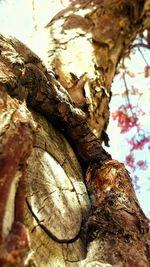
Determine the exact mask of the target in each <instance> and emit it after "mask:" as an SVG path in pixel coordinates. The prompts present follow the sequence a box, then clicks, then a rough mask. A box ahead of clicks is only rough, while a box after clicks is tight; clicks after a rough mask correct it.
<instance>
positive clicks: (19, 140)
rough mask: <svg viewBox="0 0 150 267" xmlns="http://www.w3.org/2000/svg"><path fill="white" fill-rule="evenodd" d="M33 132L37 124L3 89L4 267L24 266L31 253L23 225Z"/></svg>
mask: <svg viewBox="0 0 150 267" xmlns="http://www.w3.org/2000/svg"><path fill="white" fill-rule="evenodd" d="M33 129H34V124H33V121H32V118H31V116H30V114H29V112H28V111H27V109H26V108H25V105H23V104H22V105H20V104H19V103H18V101H17V100H13V99H11V98H10V97H9V96H8V95H7V93H6V92H4V91H3V90H0V265H1V266H18V267H21V266H23V262H24V257H25V255H26V254H27V251H28V239H27V234H26V229H25V226H24V224H23V223H24V202H25V193H26V192H25V185H24V179H25V176H26V174H25V162H26V158H27V157H28V156H29V155H30V153H31V148H32V135H33ZM20 187H21V188H20ZM20 190H21V192H20Z"/></svg>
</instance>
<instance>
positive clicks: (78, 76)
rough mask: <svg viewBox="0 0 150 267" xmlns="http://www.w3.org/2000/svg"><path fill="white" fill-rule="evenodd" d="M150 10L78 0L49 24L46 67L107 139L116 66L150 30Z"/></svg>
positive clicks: (134, 3)
mask: <svg viewBox="0 0 150 267" xmlns="http://www.w3.org/2000/svg"><path fill="white" fill-rule="evenodd" d="M144 4H145V5H144ZM148 10H149V1H141V0H140V1H139V0H136V1H134V0H133V1H126V0H118V1H112V0H107V1H106V0H105V1H102V0H99V1H98V0H94V1H87V0H76V1H73V3H72V4H70V5H69V6H68V7H67V8H66V9H64V10H62V11H61V12H60V13H58V14H57V15H56V16H55V17H54V18H53V19H52V21H51V22H50V23H49V24H48V25H47V30H48V31H49V46H48V49H47V59H48V60H47V66H48V68H50V69H53V71H54V72H55V74H56V75H57V78H58V80H59V81H60V83H61V84H62V85H63V86H64V88H65V89H66V90H67V91H68V92H69V94H70V95H71V97H72V99H73V100H74V102H75V103H76V105H77V106H78V107H80V108H81V109H82V110H83V111H85V113H86V116H87V121H88V124H89V126H90V128H91V129H92V131H93V132H94V133H95V134H96V135H97V136H98V137H100V139H102V140H103V139H105V130H106V128H107V124H108V119H109V101H110V98H111V90H110V89H111V84H112V80H113V77H114V75H115V71H116V67H117V64H118V62H119V61H120V58H123V57H125V56H127V55H128V54H129V52H130V47H131V43H132V41H133V40H134V39H135V37H136V35H137V33H139V32H141V31H143V29H144V28H145V27H146V26H147V25H148V21H149V19H148V18H149V15H148V14H149V13H148ZM146 21H147V22H146Z"/></svg>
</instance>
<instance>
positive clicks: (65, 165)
mask: <svg viewBox="0 0 150 267" xmlns="http://www.w3.org/2000/svg"><path fill="white" fill-rule="evenodd" d="M143 2H144V1H130V2H127V3H125V1H105V2H103V3H102V5H101V9H102V10H103V12H100V11H101V10H99V8H100V4H99V1H97V2H96V1H95V2H93V3H94V4H93V6H92V7H91V8H92V9H93V12H90V16H88V17H89V18H90V19H89V21H90V20H91V16H93V20H94V21H99V20H100V21H101V23H102V22H103V21H105V20H106V21H108V22H110V20H109V19H110V17H111V26H112V29H113V30H112V32H113V35H111V34H110V33H111V31H110V24H109V23H108V24H107V25H108V28H107V27H106V29H105V30H104V28H105V27H102V29H101V27H100V28H99V22H97V31H98V32H97V31H95V35H94V32H92V35H93V38H94V42H93V41H92V43H91V44H92V46H93V45H94V47H98V46H99V47H100V51H101V49H103V48H104V49H103V53H104V54H105V53H106V50H107V53H106V62H105V57H104V59H103V64H102V63H97V57H96V54H95V52H93V51H95V50H93V48H92V54H90V55H89V57H90V56H91V57H92V58H93V60H96V61H92V60H91V62H92V63H91V64H92V67H91V70H92V75H93V73H94V75H95V76H94V78H91V76H90V75H89V73H91V72H90V71H89V67H87V70H88V75H89V77H88V76H87V77H88V80H86V79H87V78H86V77H84V76H83V80H82V77H81V76H82V75H79V78H78V76H77V83H76V88H75V89H76V90H79V95H81V90H80V89H82V90H85V91H86V90H87V92H88V94H90V95H92V91H91V88H92V90H94V94H93V96H92V98H91V99H93V100H92V101H93V102H92V103H95V101H96V100H95V90H96V86H97V87H98V90H100V95H98V96H96V97H97V98H98V102H99V98H100V102H99V104H98V105H99V108H100V109H101V108H102V110H101V111H100V114H101V115H102V114H103V115H102V116H100V118H99V122H100V121H101V122H100V124H101V129H100V128H99V126H96V124H92V120H93V122H94V119H93V118H94V117H93V118H92V120H91V122H90V120H89V119H88V123H87V116H89V115H88V114H90V112H91V114H92V113H93V116H94V109H93V110H92V109H91V110H92V111H91V110H90V109H89V107H88V111H87V114H86V115H85V113H84V110H86V109H85V105H86V104H87V100H86V98H85V97H84V99H83V97H82V98H81V100H84V101H83V103H79V101H78V99H75V96H74V93H73V94H72V93H71V90H72V91H73V87H72V89H71V90H70V87H69V89H68V87H67V85H68V86H69V82H70V80H65V79H64V77H65V75H68V74H67V72H66V74H65V75H64V74H63V72H61V73H59V70H60V68H59V64H58V65H57V67H56V66H54V63H55V60H54V61H53V60H52V63H51V64H52V67H53V68H54V69H55V71H56V74H57V76H58V78H59V80H60V82H61V83H62V85H61V84H60V83H59V82H58V81H57V80H56V78H55V77H54V76H53V74H52V73H51V72H50V71H47V69H46V68H45V66H44V65H43V63H42V62H41V60H40V59H39V58H38V57H37V56H36V55H35V54H34V53H33V52H32V51H30V50H29V49H28V48H27V47H25V46H24V45H23V44H22V43H20V42H19V41H17V40H15V39H13V38H10V39H8V38H5V37H3V36H0V45H1V55H0V71H1V74H0V88H1V102H0V104H1V106H0V109H1V114H0V115H1V123H0V125H1V126H2V127H1V129H2V130H1V135H0V136H1V140H2V141H1V154H0V156H1V164H0V173H1V176H0V179H1V180H0V181H1V183H0V192H2V194H1V196H0V203H2V204H1V206H0V219H1V224H0V264H1V266H5V267H6V266H8V267H10V266H18V267H19V266H20V267H21V266H39V267H45V266H47V267H48V266H81V267H82V266H85V267H92V266H104V267H106V266H118V267H119V266H125V267H126V266H127V267H130V266H131V267H132V266H137V267H147V266H149V265H150V236H149V225H148V224H149V221H148V220H147V218H146V217H145V215H144V214H143V212H142V210H141V208H140V206H139V203H138V201H137V198H136V196H135V192H134V189H133V186H132V183H131V179H130V176H129V174H128V172H127V171H126V170H125V167H124V165H123V164H121V163H119V162H117V161H115V160H113V159H112V158H111V156H110V155H109V154H108V153H107V152H106V151H105V150H104V149H103V148H102V146H101V142H102V136H101V134H102V130H103V129H105V127H104V125H105V124H106V118H104V114H105V110H107V108H108V102H109V94H110V83H111V81H112V77H113V75H114V73H115V68H116V65H117V63H118V61H119V58H120V57H121V56H122V55H123V54H122V53H123V47H125V48H126V49H127V48H128V47H129V45H130V43H131V41H132V40H133V38H134V37H135V33H137V32H138V29H137V28H138V25H139V23H140V22H141V20H142V18H143V17H144V14H145V13H144V12H143V10H144V9H143ZM80 4H82V6H80V8H81V10H82V9H83V10H84V11H85V9H87V7H88V6H87V5H91V1H86V2H85V1H80ZM108 4H109V5H108ZM110 4H111V5H110ZM119 4H123V7H122V9H120V6H119ZM94 5H95V6H96V9H95V8H94ZM130 5H131V6H130ZM117 7H118V8H119V9H117ZM129 7H130V8H129ZM131 7H132V8H131ZM69 8H70V7H69ZM73 8H75V4H73ZM83 10H82V11H83ZM96 10H97V12H96ZM107 10H108V11H107ZM127 10H129V11H130V12H129V14H130V17H128V16H129V14H128V12H127ZM68 11H70V9H68ZM68 11H67V12H68ZM106 11H107V12H106ZM116 11H118V12H117V14H119V15H118V17H116V15H115V14H116ZM125 11H126V12H125ZM135 11H137V12H135ZM65 12H66V11H65ZM98 12H100V13H99V14H100V15H99V16H98ZM111 12H112V13H111ZM92 14H93V15H92ZM61 16H62V15H61ZM66 16H68V15H66ZM72 16H73V15H72ZM72 16H71V17H72ZM97 16H98V17H97ZM145 16H146V15H145ZM75 17H76V14H75ZM66 18H67V19H66ZM68 18H69V19H68ZM77 18H78V16H77ZM117 18H118V20H117ZM125 18H126V19H125ZM63 19H64V18H63V16H62V20H63ZM65 19H66V20H65V21H68V22H69V23H68V22H67V23H68V25H70V17H65ZM86 19H87V18H86ZM95 19H97V20H95ZM113 19H114V20H113ZM77 20H78V19H77ZM120 20H121V21H122V20H123V22H122V24H123V23H125V25H124V24H123V26H122V28H123V33H120V27H121V26H118V25H120V24H119V21H120ZM128 20H129V21H128ZM57 21H59V16H58V18H55V19H54V20H53V22H52V24H51V25H52V26H51V27H52V29H54V28H53V27H54V25H55V23H56V22H57ZM73 21H74V20H73ZM82 21H84V27H85V26H86V25H85V24H86V23H85V18H83V20H82V18H81V17H80V23H81V24H82ZM89 21H88V22H89ZM117 21H118V24H117V27H116V35H117V34H119V35H117V36H118V38H117V37H116V35H115V34H114V33H115V27H114V23H116V22H117ZM75 22H76V20H75V21H74V23H75ZM135 22H136V23H135ZM122 24H121V25H122ZM87 25H88V23H87ZM90 25H92V23H91V24H90ZM94 25H96V23H95V24H94ZM102 25H103V24H102ZM63 27H64V24H63ZM66 27H68V26H66ZM76 27H77V26H75V27H74V28H76ZM84 27H82V28H83V30H84ZM118 28H119V29H118ZM129 28H130V31H131V36H130V38H129V36H128V35H129ZM89 29H90V30H91V29H94V28H92V27H91V26H90V28H88V31H87V30H86V35H85V34H83V37H84V38H85V36H86V38H85V40H86V41H87V32H88V33H89V32H90V30H89ZM93 31H94V30H93ZM99 31H102V32H99ZM117 31H118V33H117ZM132 31H133V32H132ZM67 32H68V33H69V30H67ZM96 32H97V35H96ZM64 33H65V34H66V32H65V28H64V31H62V35H63V34H64ZM99 34H101V36H103V40H102V41H100V40H97V39H96V36H97V38H98V36H99ZM109 34H110V38H108V36H109ZM75 35H76V34H75ZM80 35H81V36H80ZM78 36H80V37H82V34H78ZM54 37H55V36H54ZM66 37H67V34H66ZM125 37H126V39H127V41H126V45H124V46H123V42H124V41H125ZM127 37H128V38H127ZM67 38H68V37H67ZM111 38H112V39H111ZM113 38H117V39H113ZM55 39H56V38H55ZM71 39H72V38H71ZM71 39H70V40H71ZM74 39H76V38H73V40H74ZM108 39H110V40H108ZM61 40H62V39H61ZM118 40H119V41H118ZM78 41H79V40H78ZM117 41H118V42H119V46H118V49H119V50H118V49H117V48H116V43H117ZM66 42H67V43H68V45H70V44H69V43H70V41H69V42H68V39H67V41H66ZM97 42H98V43H97ZM112 42H113V44H112ZM67 43H66V44H67ZM105 43H106V47H107V49H106V47H105ZM111 44H112V45H111ZM54 45H56V44H55V43H54ZM59 45H60V51H61V49H62V47H61V43H60V44H59ZM70 47H71V45H70ZM55 48H56V47H55ZM69 49H70V48H69ZM66 50H67V46H66ZM60 51H59V52H60ZM69 51H70V50H69ZM56 55H57V53H56ZM56 55H55V54H54V57H55V56H56ZM72 55H74V53H73V52H72ZM98 55H99V56H100V62H101V61H102V53H101V52H100V53H98ZM110 55H111V56H110ZM59 56H60V54H59ZM109 57H110V58H109ZM56 58H57V57H56ZM94 58H95V59H94ZM53 59H54V58H53ZM58 59H59V62H60V59H62V65H64V63H63V58H62V57H60V58H59V57H58ZM67 59H68V58H67V57H66V60H67ZM108 59H111V60H110V61H111V62H107V60H108ZM64 60H65V56H64ZM108 61H109V60H108ZM83 62H84V60H83ZM93 62H94V63H93ZM104 63H105V64H106V66H105V64H104ZM65 64H66V66H67V67H68V70H69V71H68V73H72V74H71V76H69V77H71V81H72V79H73V77H74V76H73V75H76V74H74V71H72V69H71V65H70V64H69V63H67V61H66V63H65ZM96 64H98V70H97V69H96V68H97V67H96ZM109 64H110V65H109ZM103 65H104V66H103ZM69 68H70V69H69ZM61 71H62V70H61ZM96 71H97V72H96ZM86 72H87V71H86ZM80 74H81V72H80ZM69 75H70V74H69ZM97 75H99V76H97ZM100 76H101V77H102V78H105V80H103V82H104V84H103V83H102V81H101V78H100ZM92 77H93V76H92ZM74 78H75V77H74ZM84 78H85V80H84ZM63 79H64V80H65V82H64V80H63ZM69 79H70V78H69ZM86 81H88V82H87V84H88V86H89V88H88V89H87V84H86ZM77 84H78V86H77ZM80 84H82V86H81V87H82V88H81V87H80V86H79V85H80ZM85 84H86V85H85ZM63 85H64V86H65V87H66V88H67V90H68V92H69V93H70V94H71V97H73V99H74V101H75V102H76V105H75V104H74V102H73V101H72V99H71V97H70V96H69V94H68V93H67V92H66V90H65V89H64V88H63ZM95 85H96V86H95ZM73 92H74V91H73ZM76 93H78V92H77V91H76ZM8 94H9V95H10V96H11V97H12V98H11V97H10V96H9V95H8ZM85 96H87V94H85ZM90 97H91V96H90ZM13 98H17V99H18V100H17V99H15V100H14V99H13ZM79 98H80V97H79ZM103 98H104V100H103ZM25 102H26V103H27V105H28V108H30V112H31V113H32V116H31V113H30V112H29V111H28V109H27V108H26V107H25V104H24V103H25ZM31 107H32V108H34V110H31ZM79 107H81V108H82V110H81V109H79ZM97 108H98V107H96V109H95V112H96V110H97ZM38 112H39V113H38ZM97 114H98V115H97V118H98V117H99V113H97ZM6 115H7V117H6ZM90 116H92V115H90ZM101 117H102V118H101ZM106 117H107V116H106ZM49 121H51V122H52V124H53V126H52V125H51V124H50V122H49ZM94 123H95V122H94ZM9 125H10V126H9ZM54 125H55V127H56V128H57V129H56V128H54ZM89 125H90V127H89ZM92 125H94V127H93V126H92ZM97 127H98V128H97ZM58 128H59V131H58ZM93 132H96V133H97V135H99V136H101V138H97V137H96V136H95V135H94V133H93ZM65 137H66V138H67V139H68V140H69V143H70V144H71V145H72V147H73V148H74V151H75V153H74V152H73V150H72V148H71V146H70V144H69V143H68V141H67V140H66V139H65ZM16 140H17V141H16ZM31 147H32V149H31ZM5 151H6V152H5ZM10 151H11V152H12V151H13V153H12V154H11V153H10ZM77 157H78V159H77ZM78 160H79V161H80V164H81V166H80V164H79V162H78ZM4 163H5V164H4ZM11 166H12V167H11ZM81 167H82V168H81ZM6 179H7V180H6ZM25 184H26V193H25ZM17 185H18V186H17ZM4 186H5V187H6V190H3V188H4ZM12 187H14V188H15V190H13V194H12V195H13V198H11V199H12V206H11V207H10V212H9V215H7V217H6V216H5V215H6V209H7V203H8V202H9V197H10V195H11V194H10V193H11V188H12ZM24 198H25V201H24ZM23 203H24V204H25V205H24V206H25V217H24V219H23V213H24V212H23V210H24V209H23ZM6 218H9V222H8V225H7V224H6V227H3V224H2V222H3V221H6ZM24 224H25V226H26V228H27V229H28V238H27V234H26V231H25V228H24ZM5 229H7V231H5ZM27 254H28V256H26V255H27Z"/></svg>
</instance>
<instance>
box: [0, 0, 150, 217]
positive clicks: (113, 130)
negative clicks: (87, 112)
mask: <svg viewBox="0 0 150 267" xmlns="http://www.w3.org/2000/svg"><path fill="white" fill-rule="evenodd" d="M67 1H68V0H51V1H50V0H44V1H42V0H35V4H36V6H35V12H34V13H33V10H32V2H33V1H31V0H5V1H2V2H1V3H0V32H1V33H5V34H9V35H13V36H15V37H17V38H18V39H20V40H21V41H23V42H24V43H25V44H27V45H28V46H29V47H30V48H31V49H33V50H34V51H35V52H36V53H38V54H39V56H41V57H43V54H42V50H44V49H42V47H44V45H45V44H46V43H47V42H46V41H45V42H44V38H47V35H46V33H43V31H42V27H43V26H45V25H46V24H47V23H48V22H49V21H50V19H51V18H52V17H53V16H54V15H55V14H57V13H58V12H59V11H60V10H61V9H62V3H64V4H65V2H67ZM50 2H51V3H50ZM35 17H36V23H37V28H38V31H39V32H40V35H39V34H38V35H37V33H36V32H35V31H34V27H35V21H34V18H35ZM39 36H40V37H39ZM41 40H42V42H41ZM146 53H147V52H146ZM146 58H147V60H148V59H149V62H150V52H149V54H148V53H147V55H146ZM127 61H128V66H129V68H130V70H131V71H133V72H134V73H137V74H139V73H140V74H139V75H137V77H136V78H131V79H128V85H129V86H130V85H133V84H134V86H135V87H137V88H139V89H141V90H143V91H144V92H145V93H144V95H143V96H142V98H141V99H140V105H141V108H142V109H143V110H144V111H145V112H146V114H147V115H145V116H144V117H143V119H142V122H141V123H142V124H143V126H144V128H145V129H146V131H149V132H150V128H149V123H148V118H149V112H150V111H149V106H150V105H149V101H150V79H149V78H147V79H145V78H143V75H142V74H141V73H142V72H143V70H144V66H145V62H144V61H143V59H142V58H141V55H140V54H139V53H136V54H135V55H134V56H132V61H129V60H127ZM122 87H123V84H122V81H121V80H120V79H119V78H118V77H116V79H115V80H114V83H113V86H112V88H113V92H115V93H116V92H117V93H118V92H120V88H122ZM122 101H123V100H122V98H121V97H120V96H115V97H114V98H112V101H111V105H110V107H111V111H116V107H117V105H118V106H119V105H121V104H122ZM132 101H133V103H135V102H136V101H137V99H136V97H134V96H133V97H132ZM108 135H109V136H110V137H111V140H110V149H109V152H110V153H111V154H112V156H113V157H114V158H115V159H118V160H119V161H121V162H123V161H124V158H125V155H127V154H128V153H129V147H128V145H127V142H126V139H127V137H128V136H127V135H123V134H120V129H119V128H117V124H116V122H114V121H112V120H110V124H109V127H108ZM137 156H138V157H139V158H140V159H143V160H145V159H149V153H148V150H146V149H145V150H142V151H139V152H138V154H137ZM135 174H136V175H137V176H138V177H140V179H139V181H138V185H139V186H140V187H141V188H140V191H137V195H138V198H139V201H140V203H141V206H142V208H143V210H144V211H145V213H146V215H147V216H149V217H150V193H149V191H150V186H149V181H150V176H149V174H148V171H140V170H137V171H136V173H135Z"/></svg>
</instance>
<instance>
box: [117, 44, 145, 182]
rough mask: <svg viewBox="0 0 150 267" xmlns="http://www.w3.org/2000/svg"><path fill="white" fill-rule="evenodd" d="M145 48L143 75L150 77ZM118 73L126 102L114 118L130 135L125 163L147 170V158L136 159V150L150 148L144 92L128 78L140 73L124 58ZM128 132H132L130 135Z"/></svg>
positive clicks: (133, 169)
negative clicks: (134, 99)
mask: <svg viewBox="0 0 150 267" xmlns="http://www.w3.org/2000/svg"><path fill="white" fill-rule="evenodd" d="M141 43H142V41H141ZM139 49H140V48H139V47H138V50H139ZM143 50H144V49H143V48H142V49H140V50H139V52H140V54H141V56H142V58H143V60H144V62H145V64H146V66H145V67H144V70H143V73H142V75H143V76H144V77H149V72H150V66H149V65H148V63H147V61H146V60H145V57H144V52H143ZM132 53H134V54H135V50H134V51H132ZM116 74H117V75H119V77H120V80H122V81H123V84H124V89H123V93H122V94H121V95H122V97H124V98H125V102H124V104H121V105H120V106H119V107H118V108H117V110H115V111H114V112H112V118H113V120H116V121H117V125H118V127H120V132H121V134H125V135H127V136H128V138H127V144H128V145H129V154H128V155H126V156H125V164H126V165H127V166H128V167H129V168H130V169H131V170H132V171H133V172H134V171H135V170H137V169H138V168H139V169H141V170H146V169H147V168H148V163H147V160H146V159H145V160H143V159H138V160H136V159H135V154H136V151H139V150H143V149H146V148H148V149H150V134H149V133H148V132H146V131H145V129H144V128H143V125H142V123H141V121H142V117H144V116H146V113H145V111H144V110H143V109H142V108H141V107H140V101H139V100H140V98H141V96H142V95H143V94H144V92H143V91H141V90H139V89H138V88H136V87H135V86H134V84H132V85H129V86H128V82H127V80H128V79H127V78H128V77H130V79H132V78H135V77H136V75H138V74H137V73H134V72H133V71H130V70H129V69H128V66H127V65H125V62H124V60H123V61H122V62H121V64H120V65H119V67H118V69H117V72H116ZM133 96H136V97H137V102H136V103H134V104H133V103H132V102H135V101H133ZM129 132H130V133H129ZM128 133H129V134H130V137H129V134H128ZM136 177H137V176H136Z"/></svg>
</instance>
